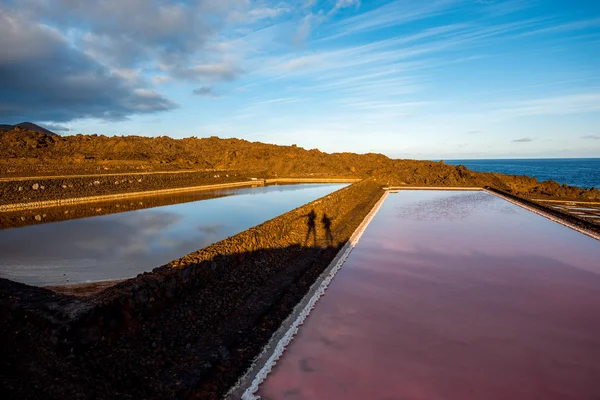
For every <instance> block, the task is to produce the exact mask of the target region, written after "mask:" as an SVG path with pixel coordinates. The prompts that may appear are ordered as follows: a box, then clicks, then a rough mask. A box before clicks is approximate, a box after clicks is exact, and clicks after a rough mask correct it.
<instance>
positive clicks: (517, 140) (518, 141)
mask: <svg viewBox="0 0 600 400" xmlns="http://www.w3.org/2000/svg"><path fill="white" fill-rule="evenodd" d="M532 141H533V139H532V138H529V137H524V138H521V139H514V140H513V143H529V142H532Z"/></svg>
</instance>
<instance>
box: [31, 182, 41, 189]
mask: <svg viewBox="0 0 600 400" xmlns="http://www.w3.org/2000/svg"><path fill="white" fill-rule="evenodd" d="M31 188H32V189H33V190H38V189H39V188H40V184H39V183H34V184H33V185H31Z"/></svg>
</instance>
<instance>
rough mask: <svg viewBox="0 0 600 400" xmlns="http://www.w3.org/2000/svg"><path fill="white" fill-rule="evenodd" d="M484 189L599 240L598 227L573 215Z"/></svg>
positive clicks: (492, 189)
mask: <svg viewBox="0 0 600 400" xmlns="http://www.w3.org/2000/svg"><path fill="white" fill-rule="evenodd" d="M484 190H485V191H486V192H487V193H490V194H492V195H494V196H498V197H500V198H502V199H503V200H506V201H508V202H510V203H513V204H515V205H517V206H519V207H521V208H524V209H526V210H528V211H531V212H533V213H535V214H538V215H541V216H542V217H545V218H548V219H549V220H551V221H554V222H557V223H559V224H561V225H564V226H566V227H568V228H571V229H573V230H575V231H577V232H579V233H583V234H584V235H587V236H589V237H591V238H593V239H596V240H600V227H598V226H596V225H594V224H592V223H590V222H588V221H585V220H583V219H581V218H577V217H575V216H574V215H569V214H565V213H562V212H560V211H557V210H554V209H552V208H548V207H546V206H544V205H542V204H537V203H534V202H532V201H530V200H526V199H523V198H521V197H518V196H515V195H513V194H510V193H507V192H504V191H502V190H499V189H494V188H490V187H487V188H484Z"/></svg>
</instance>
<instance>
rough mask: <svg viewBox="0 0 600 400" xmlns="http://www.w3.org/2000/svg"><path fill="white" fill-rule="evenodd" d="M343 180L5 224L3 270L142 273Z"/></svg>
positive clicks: (31, 274) (65, 275)
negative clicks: (12, 225) (11, 226)
mask: <svg viewBox="0 0 600 400" xmlns="http://www.w3.org/2000/svg"><path fill="white" fill-rule="evenodd" d="M343 186H345V185H340V184H322V185H321V184H319V185H285V186H266V187H258V188H245V189H236V190H232V191H228V192H232V193H233V194H234V195H232V196H227V197H220V198H215V199H209V200H202V201H196V202H191V203H183V204H175V205H169V206H164V207H156V208H150V209H145V210H137V211H132V212H124V213H119V214H111V215H103V216H98V217H92V218H83V219H77V220H70V221H63V222H57V223H50V224H44V225H34V226H28V227H24V228H17V229H7V230H0V277H2V278H7V279H12V280H15V281H19V282H23V283H27V284H31V285H42V286H43V285H55V284H63V283H77V282H87V281H97V280H106V279H119V278H126V277H131V276H135V275H136V274H138V273H140V272H143V271H150V270H152V269H153V268H155V267H157V266H160V265H163V264H165V263H167V262H169V261H171V260H173V259H176V258H179V257H182V256H184V255H186V254H188V253H191V252H193V251H196V250H198V249H200V248H202V247H205V246H207V245H209V244H211V243H214V242H217V241H219V240H222V239H224V238H226V237H228V236H231V235H234V234H236V233H238V232H241V231H243V230H245V229H248V228H250V227H252V226H255V225H258V224H260V223H262V222H264V221H266V220H268V219H271V218H273V217H275V216H277V215H280V214H282V213H284V212H287V211H289V210H292V209H294V208H296V207H298V206H301V205H303V204H305V203H307V202H309V201H312V200H315V199H317V198H319V197H322V196H324V195H326V194H328V193H331V192H333V191H335V190H337V189H339V188H341V187H343ZM220 193H223V191H221V192H220Z"/></svg>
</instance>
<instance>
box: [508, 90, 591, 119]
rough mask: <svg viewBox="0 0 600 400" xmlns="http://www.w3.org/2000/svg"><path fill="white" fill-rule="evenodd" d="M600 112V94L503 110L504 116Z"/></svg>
mask: <svg viewBox="0 0 600 400" xmlns="http://www.w3.org/2000/svg"><path fill="white" fill-rule="evenodd" d="M598 111H600V93H582V94H572V95H564V96H553V97H546V98H540V99H533V100H526V101H519V102H514V105H513V106H510V107H507V108H504V109H501V110H500V111H499V112H500V114H502V115H504V116H513V117H519V116H534V115H569V114H583V113H591V112H598Z"/></svg>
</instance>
